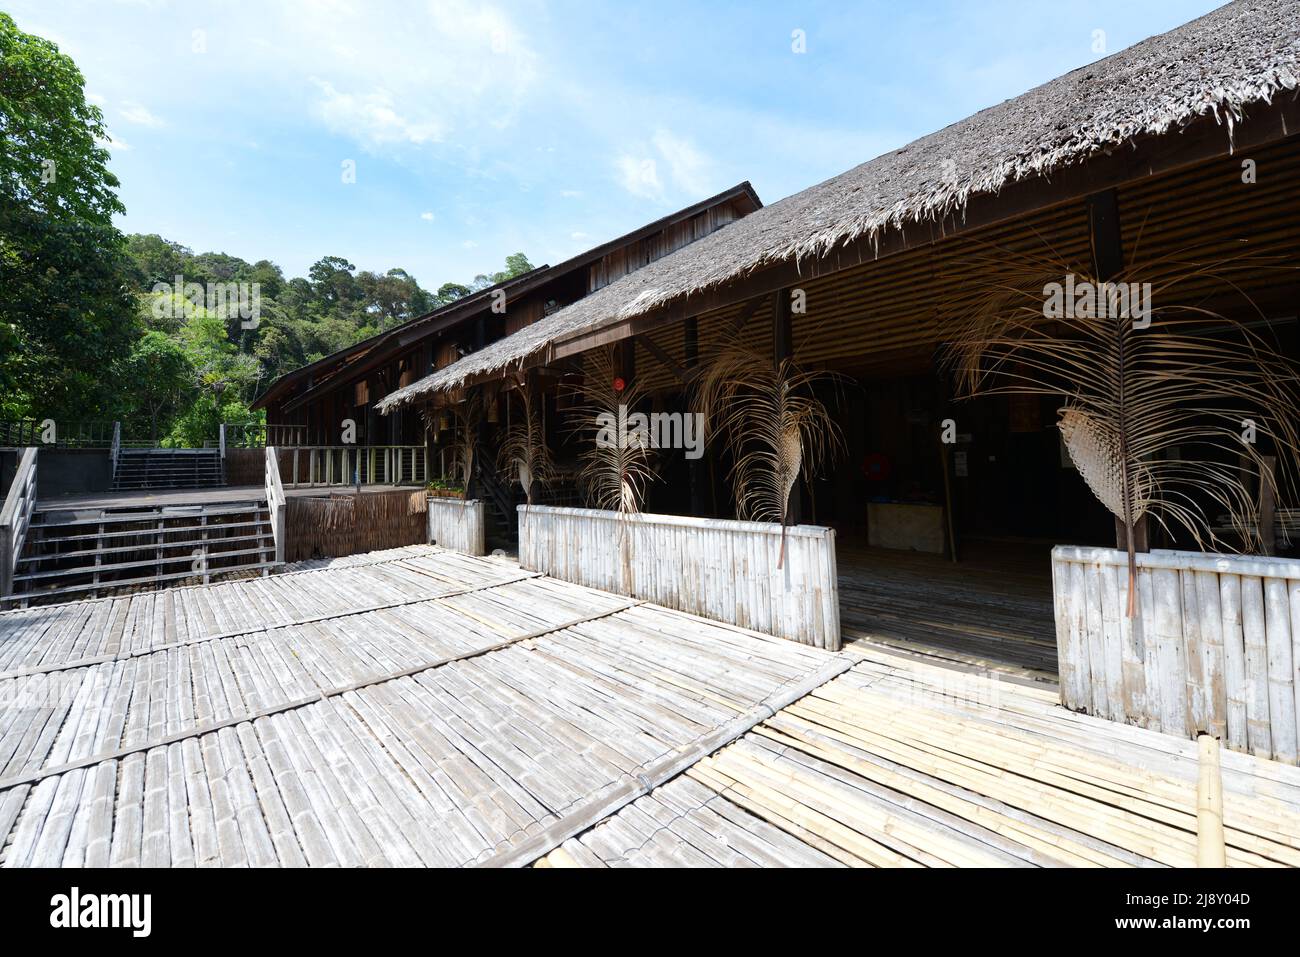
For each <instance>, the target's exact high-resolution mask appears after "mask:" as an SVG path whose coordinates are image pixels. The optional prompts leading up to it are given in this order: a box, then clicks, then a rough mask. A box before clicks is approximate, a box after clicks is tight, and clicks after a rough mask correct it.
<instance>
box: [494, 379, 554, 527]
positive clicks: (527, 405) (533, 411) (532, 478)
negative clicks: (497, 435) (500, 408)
mask: <svg viewBox="0 0 1300 957" xmlns="http://www.w3.org/2000/svg"><path fill="white" fill-rule="evenodd" d="M516 385H517V387H518V395H519V396H520V398H521V399H522V405H523V409H522V413H523V414H522V417H521V418H520V419H519V421H516V422H512V423H511V425H510V428H508V429H507V430H506V437H505V441H504V442H503V443H502V445H501V448H500V450H499V451H498V453H497V464H498V467H499V468H500V470H501V471H502V472H503V473H505V474H506V475H508V476H509V477H510V479H511V480H512V481H516V482H518V483H519V485H520V487H521V488H523V490H524V497H525V498H526V499H527V501H528V504H529V505H532V504H533V501H534V498H535V496H536V494H537V489H538V486H540V485H542V484H544V483H546V482H548V481H550V479H551V477H552V475H553V474H554V462H553V460H552V459H551V450H550V449H549V448H548V447H547V445H546V432H545V429H544V427H543V423H542V411H541V409H540V408H539V407H538V403H537V401H536V399H535V397H534V396H533V394H532V393H531V392H530V391H529V390H528V388H527V387H526V385H527V383H526V382H525V381H522V377H521V381H517V382H516Z"/></svg>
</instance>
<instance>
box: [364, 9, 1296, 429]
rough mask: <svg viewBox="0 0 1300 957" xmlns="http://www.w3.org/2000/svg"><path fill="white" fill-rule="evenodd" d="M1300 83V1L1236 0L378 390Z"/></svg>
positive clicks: (915, 217) (525, 352) (656, 302)
mask: <svg viewBox="0 0 1300 957" xmlns="http://www.w3.org/2000/svg"><path fill="white" fill-rule="evenodd" d="M1298 87H1300V0H1238V2H1236V3H1231V4H1229V5H1227V6H1224V7H1220V8H1219V9H1217V10H1215V11H1213V12H1211V13H1209V14H1207V15H1206V16H1204V17H1201V18H1200V19H1198V20H1193V21H1192V22H1191V23H1188V24H1185V25H1184V26H1181V27H1179V28H1177V29H1175V30H1172V31H1170V32H1168V33H1164V34H1161V35H1159V36H1156V37H1152V38H1151V39H1148V40H1145V41H1143V42H1141V43H1138V44H1136V45H1134V46H1132V47H1130V48H1128V49H1127V50H1124V51H1122V52H1120V53H1117V54H1115V55H1113V56H1110V57H1107V58H1105V59H1103V60H1100V61H1098V62H1096V63H1093V64H1090V65H1088V66H1086V67H1082V68H1080V69H1078V70H1074V71H1073V72H1071V73H1067V74H1065V75H1064V76H1062V77H1058V78H1057V79H1055V80H1052V81H1051V82H1049V83H1045V84H1043V85H1042V86H1039V87H1036V88H1035V89H1033V90H1030V91H1029V92H1028V93H1025V94H1022V95H1021V96H1018V97H1016V98H1015V99H1012V100H1007V101H1006V102H1004V103H1000V104H998V105H997V106H994V107H990V108H989V109H987V110H983V111H981V112H979V113H976V114H975V115H974V116H971V117H968V118H967V119H964V120H962V121H961V122H959V123H955V124H953V125H952V126H949V127H946V128H945V129H942V130H940V131H939V132H937V133H932V134H930V135H929V136H925V137H922V138H921V139H919V140H916V141H914V142H912V143H909V144H908V145H907V146H904V147H903V148H902V149H898V150H895V151H893V152H892V153H886V154H884V155H883V156H879V157H877V158H876V159H873V160H871V161H869V162H867V163H863V164H862V165H861V166H857V167H854V168H853V169H851V170H849V171H848V172H846V173H842V174H840V175H839V176H836V177H834V178H833V179H829V180H827V181H825V182H824V183H820V184H818V185H817V186H813V187H811V188H809V189H806V190H804V191H803V192H801V193H796V194H795V195H793V196H789V197H787V198H786V199H783V200H780V201H778V202H776V203H773V204H772V205H770V206H766V207H764V208H763V209H760V210H758V211H756V212H754V213H751V214H750V215H749V216H746V217H744V218H743V219H740V220H738V221H736V222H734V223H732V224H730V225H728V226H725V227H723V228H722V229H720V230H718V231H717V232H715V233H712V234H711V235H709V236H706V237H704V238H702V239H699V240H697V241H696V242H694V243H691V244H690V245H689V246H685V247H683V248H682V249H679V250H677V251H676V252H674V253H672V254H671V255H668V256H665V257H664V258H663V259H660V260H658V261H656V262H652V263H650V264H649V265H646V266H644V267H642V268H641V269H638V270H637V271H635V272H633V273H630V274H628V275H626V276H624V277H622V278H620V279H619V280H617V281H616V282H613V283H611V284H610V285H608V286H605V287H604V288H602V289H599V290H597V291H595V292H593V293H592V294H591V295H589V296H587V297H585V298H583V299H580V300H578V301H577V302H575V303H573V304H572V305H570V306H567V307H565V308H564V309H561V310H559V311H558V312H555V313H553V314H552V315H550V316H548V317H546V318H545V319H543V320H541V321H539V322H536V323H534V324H532V325H530V326H527V327H526V328H524V329H521V330H520V331H519V332H516V333H515V334H514V335H511V336H508V337H506V338H505V339H501V340H499V341H497V342H494V343H492V344H490V345H489V346H487V347H486V348H484V349H481V350H479V351H478V352H475V353H473V354H471V355H468V356H466V357H464V358H463V359H461V360H460V361H458V362H456V363H454V364H452V365H450V366H448V367H447V368H445V369H440V370H438V371H437V372H435V373H433V374H432V375H430V376H428V377H426V378H424V379H422V380H420V381H419V382H415V383H412V384H411V385H409V386H407V387H406V388H404V389H400V390H398V391H397V392H394V393H393V394H392V395H390V396H388V397H387V398H385V399H384V400H383V402H382V403H380V408H381V409H382V410H385V411H386V410H387V409H388V408H391V407H393V406H394V405H397V404H399V403H401V402H404V401H408V400H409V399H411V398H414V397H415V396H418V395H421V394H424V393H428V392H434V391H440V390H444V389H451V388H456V387H458V386H461V385H463V384H464V383H465V382H466V381H468V380H469V379H471V378H472V377H475V376H479V375H483V374H485V373H492V372H496V371H499V370H502V369H506V368H509V367H513V366H516V365H519V364H521V363H523V362H524V361H525V360H527V359H528V358H529V357H531V356H534V355H536V354H538V353H539V352H541V350H543V349H544V348H545V347H546V346H547V345H548V344H549V343H552V342H556V341H560V340H563V339H566V338H570V337H572V336H574V335H577V334H580V333H586V332H591V331H594V330H597V329H600V328H601V327H603V326H606V325H611V324H614V323H617V322H621V321H623V320H626V319H631V318H633V317H636V316H639V315H642V314H645V313H648V312H650V311H652V310H654V309H657V308H660V307H663V306H665V305H667V304H668V303H670V302H673V301H674V300H678V299H682V298H684V297H689V296H691V295H694V294H698V293H701V292H703V291H705V290H708V289H711V288H714V287H717V286H720V285H723V284H725V283H727V282H730V281H732V280H735V279H738V278H741V277H743V276H745V275H747V274H749V273H751V272H753V271H755V270H757V269H760V268H762V267H764V266H769V265H773V264H775V263H778V262H782V261H785V260H790V259H802V258H804V257H813V256H820V255H823V254H825V253H828V252H830V251H832V250H833V249H835V248H836V247H837V246H841V245H844V244H846V243H849V242H852V241H855V240H858V239H860V238H863V237H866V238H868V239H871V238H874V237H876V236H878V235H879V234H880V233H881V232H882V231H885V230H888V229H890V228H892V227H898V226H900V225H902V224H904V223H907V222H918V221H922V220H927V219H935V220H937V219H941V218H942V217H944V216H945V215H947V214H949V213H951V212H953V211H954V210H960V209H961V208H963V207H964V206H965V204H966V202H967V200H968V199H969V198H970V197H971V196H974V195H979V194H993V193H997V192H998V191H999V190H1001V189H1002V188H1003V187H1004V186H1006V185H1007V184H1009V183H1012V182H1015V181H1017V180H1024V179H1029V178H1031V177H1037V176H1040V175H1043V174H1047V173H1050V172H1051V171H1053V170H1056V169H1060V168H1062V167H1065V166H1069V165H1073V164H1079V163H1083V162H1084V161H1086V160H1088V159H1089V158H1091V157H1093V156H1095V155H1097V154H1098V153H1103V152H1106V151H1110V150H1113V149H1114V148H1115V147H1118V146H1120V145H1122V144H1124V143H1127V142H1129V141H1131V140H1132V139H1134V138H1135V137H1138V136H1142V135H1150V134H1161V133H1165V132H1168V131H1169V130H1171V129H1176V128H1179V127H1181V126H1184V125H1186V124H1188V123H1190V122H1191V121H1192V120H1194V119H1196V118H1198V117H1201V116H1206V115H1212V116H1214V117H1215V118H1216V119H1217V120H1219V121H1220V122H1222V123H1224V124H1225V127H1226V135H1229V136H1230V135H1231V130H1232V125H1233V123H1234V122H1235V121H1236V120H1237V119H1239V118H1240V116H1241V111H1242V108H1243V107H1245V106H1246V105H1248V104H1251V103H1257V102H1261V101H1271V99H1272V98H1273V97H1274V96H1276V95H1278V94H1280V93H1282V92H1284V91H1295V90H1297V88H1298Z"/></svg>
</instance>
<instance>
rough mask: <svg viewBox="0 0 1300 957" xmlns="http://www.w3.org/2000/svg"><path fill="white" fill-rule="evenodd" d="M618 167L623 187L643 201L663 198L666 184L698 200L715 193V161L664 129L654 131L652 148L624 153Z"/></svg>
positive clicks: (651, 142) (619, 158) (616, 164)
mask: <svg viewBox="0 0 1300 957" xmlns="http://www.w3.org/2000/svg"><path fill="white" fill-rule="evenodd" d="M615 166H616V168H617V170H618V180H619V183H620V184H622V186H623V188H624V189H626V190H627V191H628V192H629V193H631V194H632V195H633V196H640V197H641V198H643V199H655V200H661V199H664V198H665V196H666V193H667V192H668V190H667V189H666V186H667V184H671V185H672V187H673V190H674V191H675V192H678V193H682V194H685V195H687V196H691V197H695V198H698V197H700V196H705V195H707V194H708V193H710V192H712V190H710V189H709V185H710V175H709V171H710V170H711V168H712V166H713V162H712V161H711V160H710V159H709V158H708V157H706V156H705V155H704V154H703V153H701V152H700V151H699V150H698V149H696V148H695V146H694V145H693V144H692V143H691V142H690V141H689V140H687V139H684V138H682V137H680V136H677V135H675V134H673V133H671V132H669V131H668V130H665V129H660V130H656V131H655V134H654V136H652V137H651V139H650V145H649V147H645V146H643V147H641V148H640V149H639V150H638V151H637V152H636V153H623V154H621V155H620V156H619V157H618V159H617V161H616V163H615ZM661 168H662V170H663V173H662V174H661V173H660V169H661Z"/></svg>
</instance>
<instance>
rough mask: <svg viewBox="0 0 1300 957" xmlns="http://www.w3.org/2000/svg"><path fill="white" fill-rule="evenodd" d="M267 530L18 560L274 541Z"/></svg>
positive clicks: (49, 542)
mask: <svg viewBox="0 0 1300 957" xmlns="http://www.w3.org/2000/svg"><path fill="white" fill-rule="evenodd" d="M208 527H209V528H214V529H215V528H224V527H225V526H222V525H209V526H208ZM265 528H266V531H264V532H259V533H257V534H254V535H222V536H220V537H218V538H206V539H205V538H193V539H189V540H187V541H183V542H144V543H141V544H139V545H115V546H113V547H112V548H83V549H79V550H77V551H74V552H51V553H50V554H48V555H31V556H27V557H24V558H20V559H18V564H20V565H21V564H23V563H33V562H54V561H61V560H63V559H67V558H80V557H82V556H87V555H117V554H121V553H124V552H143V551H147V550H150V549H159V548H162V549H167V548H189V547H190V546H200V545H209V546H211V545H229V544H231V543H233V542H258V541H262V540H263V539H267V538H270V539H274V538H275V535H274V533H272V532H271V530H270V526H269V525H266V526H265ZM140 534H141V535H149V534H151V533H150V532H148V531H145V532H141V533H140ZM152 534H156V533H152ZM60 541H62V539H57V538H54V539H48V540H46V541H44V542H40V543H39V544H43V545H50V544H55V543H57V542H60ZM215 554H218V553H217V552H211V553H210V555H215ZM99 567H100V568H115V567H117V566H115V565H110V564H105V565H100V566H99Z"/></svg>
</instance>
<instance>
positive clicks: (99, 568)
mask: <svg viewBox="0 0 1300 957" xmlns="http://www.w3.org/2000/svg"><path fill="white" fill-rule="evenodd" d="M273 547H274V546H272V548H273ZM268 551H271V548H267V547H265V546H263V547H261V548H244V549H236V550H232V551H209V552H208V556H207V557H208V561H213V560H215V559H219V558H234V557H237V556H239V555H263V554H265V553H266V552H268ZM193 561H194V556H192V555H177V556H175V557H173V558H151V559H149V560H148V561H142V562H117V563H116V564H104V565H79V566H77V567H76V568H64V569H58V570H56V571H49V572H27V573H25V574H22V575H15V576H14V581H15V582H25V581H36V580H42V579H50V578H67V577H69V576H70V575H94V574H100V575H102V574H104V573H106V572H114V571H119V570H121V569H127V568H150V567H153V566H155V565H174V564H176V563H177V562H193ZM223 570H229V571H233V568H231V569H223ZM190 574H191V575H200V574H202V572H193V571H191V572H190Z"/></svg>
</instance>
